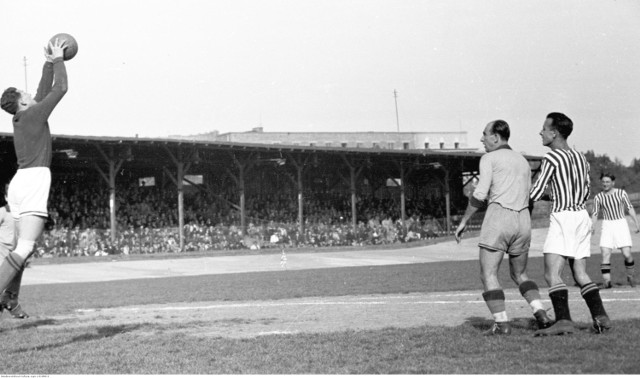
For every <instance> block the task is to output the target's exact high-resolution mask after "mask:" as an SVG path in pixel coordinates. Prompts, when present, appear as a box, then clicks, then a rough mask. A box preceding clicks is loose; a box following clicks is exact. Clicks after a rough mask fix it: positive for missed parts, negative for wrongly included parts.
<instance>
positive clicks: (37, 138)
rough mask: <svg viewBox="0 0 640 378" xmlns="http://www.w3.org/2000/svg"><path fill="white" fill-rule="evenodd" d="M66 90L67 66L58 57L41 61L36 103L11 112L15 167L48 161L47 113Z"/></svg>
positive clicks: (49, 151)
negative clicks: (45, 61) (42, 65)
mask: <svg viewBox="0 0 640 378" xmlns="http://www.w3.org/2000/svg"><path fill="white" fill-rule="evenodd" d="M54 77H55V84H54V85H53V87H52V86H51V84H52V83H53V79H54ZM66 92H67V70H66V68H65V65H64V61H63V60H62V58H58V59H56V60H54V62H53V63H49V62H47V63H45V64H44V67H43V68H42V78H41V79H40V84H39V85H38V92H37V93H36V97H35V98H34V100H35V101H36V102H37V103H36V104H34V105H32V106H30V107H29V108H27V109H26V110H23V111H19V112H18V113H16V115H15V116H13V145H14V148H15V150H16V156H17V158H18V168H19V169H23V168H32V167H49V166H50V165H51V156H52V151H51V132H50V131H49V121H48V120H49V115H51V112H52V111H53V109H54V108H55V107H56V105H58V102H60V100H61V99H62V97H63V96H64V94H65V93H66Z"/></svg>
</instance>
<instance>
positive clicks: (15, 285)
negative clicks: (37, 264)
mask: <svg viewBox="0 0 640 378" xmlns="http://www.w3.org/2000/svg"><path fill="white" fill-rule="evenodd" d="M22 273H24V266H23V267H22V268H21V269H20V270H19V271H18V273H16V275H15V276H14V277H13V279H12V280H11V282H9V285H8V286H7V289H6V290H7V292H9V293H11V294H12V295H13V296H14V297H15V298H17V297H18V295H19V294H20V285H21V284H22Z"/></svg>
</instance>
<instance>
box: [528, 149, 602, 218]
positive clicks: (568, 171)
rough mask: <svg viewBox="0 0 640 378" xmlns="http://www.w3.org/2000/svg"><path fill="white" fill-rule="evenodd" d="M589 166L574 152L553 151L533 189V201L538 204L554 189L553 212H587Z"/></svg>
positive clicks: (545, 159)
mask: <svg viewBox="0 0 640 378" xmlns="http://www.w3.org/2000/svg"><path fill="white" fill-rule="evenodd" d="M590 182H591V180H590V178H589V162H587V159H586V158H585V157H584V155H583V154H581V153H580V152H578V151H576V150H575V149H573V148H572V149H569V150H560V149H558V150H552V151H549V152H547V154H546V155H544V158H543V159H542V166H541V172H540V176H539V177H538V179H537V180H536V182H535V184H533V187H532V188H531V193H530V195H531V199H532V200H533V201H538V200H539V199H540V198H541V197H542V195H543V194H544V190H545V189H546V188H547V185H550V186H551V197H552V198H553V207H552V208H551V211H552V212H554V213H555V212H560V211H579V210H584V209H585V202H586V201H587V199H588V198H589V185H590Z"/></svg>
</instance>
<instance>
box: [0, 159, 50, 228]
mask: <svg viewBox="0 0 640 378" xmlns="http://www.w3.org/2000/svg"><path fill="white" fill-rule="evenodd" d="M50 188H51V170H50V169H49V168H48V167H33V168H25V169H18V172H16V175H15V176H13V178H12V179H11V183H10V184H9V193H8V196H7V202H9V207H10V208H11V216H13V217H14V218H15V219H20V218H21V217H23V216H25V215H37V216H40V217H44V218H46V217H47V216H48V215H49V213H48V212H47V201H48V200H49V189H50Z"/></svg>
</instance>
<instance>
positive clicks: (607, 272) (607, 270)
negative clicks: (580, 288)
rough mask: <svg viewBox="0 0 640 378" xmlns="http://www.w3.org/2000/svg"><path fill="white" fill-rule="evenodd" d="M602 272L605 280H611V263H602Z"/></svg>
mask: <svg viewBox="0 0 640 378" xmlns="http://www.w3.org/2000/svg"><path fill="white" fill-rule="evenodd" d="M600 273H602V279H603V280H604V281H605V282H607V281H611V264H600Z"/></svg>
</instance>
